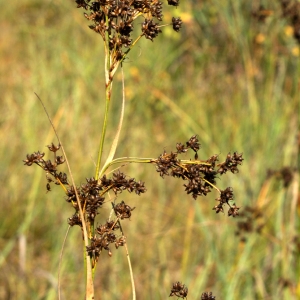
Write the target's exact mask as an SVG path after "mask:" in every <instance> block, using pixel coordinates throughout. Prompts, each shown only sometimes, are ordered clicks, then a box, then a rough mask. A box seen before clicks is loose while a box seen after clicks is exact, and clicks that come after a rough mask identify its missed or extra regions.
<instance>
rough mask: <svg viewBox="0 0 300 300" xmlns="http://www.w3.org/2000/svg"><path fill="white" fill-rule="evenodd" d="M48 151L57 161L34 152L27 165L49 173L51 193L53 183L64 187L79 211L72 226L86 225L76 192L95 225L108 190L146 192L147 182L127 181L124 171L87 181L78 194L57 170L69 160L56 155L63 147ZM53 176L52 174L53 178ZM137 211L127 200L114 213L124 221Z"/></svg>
mask: <svg viewBox="0 0 300 300" xmlns="http://www.w3.org/2000/svg"><path fill="white" fill-rule="evenodd" d="M48 148H49V150H50V151H51V152H53V153H54V161H53V162H52V161H51V160H45V159H44V155H45V153H41V152H40V151H38V152H34V153H33V154H27V158H26V159H25V160H24V161H23V162H24V164H25V165H27V166H31V165H33V164H36V165H38V166H40V167H41V168H42V169H43V170H44V171H45V172H46V178H47V190H48V191H50V190H51V189H50V183H51V182H53V181H54V182H55V184H61V185H63V186H64V189H65V191H66V201H67V202H69V203H71V204H72V206H73V207H74V208H75V214H74V215H73V216H72V217H71V218H69V219H68V223H69V225H70V226H74V225H79V226H82V222H81V218H80V214H79V205H78V202H77V199H76V192H77V195H78V200H79V202H80V205H81V207H82V208H83V210H84V214H85V217H86V220H87V221H89V222H90V223H91V224H93V222H94V220H95V217H96V216H97V214H98V213H99V212H98V210H99V208H101V207H102V205H103V203H104V201H105V194H106V193H107V192H108V191H111V190H112V191H113V192H114V193H115V194H116V195H117V194H118V193H121V192H122V191H123V190H127V191H128V192H130V193H131V192H135V193H136V194H137V195H140V194H142V193H145V192H146V188H145V184H144V182H142V181H138V182H137V181H135V179H134V178H127V176H126V175H125V174H124V173H122V172H120V171H118V172H115V173H113V175H112V178H107V177H106V175H103V177H102V178H101V179H100V180H96V179H95V178H87V179H86V183H85V184H81V185H80V186H79V187H76V191H75V188H74V186H72V185H70V184H69V182H68V180H67V175H66V174H65V173H62V172H58V171H57V167H58V166H59V165H60V164H62V163H63V162H64V161H65V160H64V159H63V157H62V156H57V155H56V152H57V151H58V150H59V149H60V145H58V146H55V145H54V144H51V145H49V146H48ZM49 175H52V177H50V176H49ZM133 209H134V208H130V207H129V206H128V205H126V204H125V203H124V202H123V201H122V202H121V203H119V204H117V205H116V206H115V207H114V211H115V213H116V215H117V217H118V218H120V219H125V218H130V217H131V211H132V210H133Z"/></svg>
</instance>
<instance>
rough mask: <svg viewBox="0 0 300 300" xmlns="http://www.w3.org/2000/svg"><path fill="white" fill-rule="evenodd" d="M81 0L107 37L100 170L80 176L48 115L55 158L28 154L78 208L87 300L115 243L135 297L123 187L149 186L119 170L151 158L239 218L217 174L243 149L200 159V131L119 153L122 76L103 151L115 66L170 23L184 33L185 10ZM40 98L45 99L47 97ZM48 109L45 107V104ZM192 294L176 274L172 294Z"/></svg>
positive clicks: (75, 221)
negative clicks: (160, 146) (168, 16)
mask: <svg viewBox="0 0 300 300" xmlns="http://www.w3.org/2000/svg"><path fill="white" fill-rule="evenodd" d="M75 2H76V5H77V8H82V9H83V10H84V17H85V18H86V19H87V20H88V21H89V22H90V24H89V28H90V29H91V30H93V31H94V32H95V33H96V34H97V35H98V37H100V39H102V41H103V45H104V50H105V55H104V68H105V95H104V97H103V98H104V99H105V101H104V102H105V104H104V103H103V105H105V109H104V118H103V124H102V132H101V136H100V142H99V149H98V156H97V162H96V166H95V173H94V174H93V175H91V177H90V178H86V182H85V183H84V184H76V183H75V182H74V179H73V176H72V172H71V168H70V165H69V163H68V159H67V155H66V153H65V151H64V148H63V143H62V141H61V140H60V139H59V136H58V134H57V132H56V129H55V128H54V126H53V123H52V121H51V118H50V117H49V116H48V118H49V121H50V123H51V124H52V127H53V129H54V131H55V133H56V136H57V140H58V143H57V144H54V143H51V144H50V145H48V149H49V151H50V152H52V153H53V157H52V159H46V158H45V153H43V152H41V151H37V152H34V153H32V154H27V157H26V159H25V160H24V164H25V165H27V166H31V165H38V166H39V167H41V168H42V169H43V170H44V171H45V173H46V180H47V183H46V188H47V190H48V191H51V187H52V185H53V184H54V185H59V186H61V188H62V189H63V190H64V193H65V200H66V202H67V203H69V205H70V206H72V207H73V209H74V212H73V214H72V216H70V218H69V219H68V224H69V228H70V227H77V228H78V227H79V228H80V230H81V232H82V237H83V243H84V250H83V255H84V258H85V271H86V296H85V299H87V300H90V299H94V279H95V270H96V267H97V265H98V264H99V263H100V260H99V258H100V257H102V256H103V255H104V254H105V253H107V254H108V255H106V257H107V256H108V257H110V256H112V254H113V253H112V246H114V248H115V249H119V248H120V247H125V250H126V255H127V259H128V265H129V274H130V277H131V283H132V295H133V299H135V298H136V295H135V285H134V278H133V271H132V266H131V262H130V255H129V251H128V248H127V242H126V234H125V233H124V231H123V229H122V222H123V221H125V220H126V219H129V218H131V216H132V214H133V211H134V207H131V206H130V203H125V202H124V201H117V200H118V197H119V195H120V194H121V193H122V192H123V191H124V192H125V191H127V192H129V193H132V192H134V193H136V194H137V195H141V194H144V193H145V192H146V187H145V183H144V182H142V181H137V180H135V178H133V177H130V176H128V175H127V174H125V173H123V172H122V171H121V168H122V166H123V165H124V164H127V163H138V164H150V165H153V166H154V167H155V170H156V172H158V173H159V175H160V176H161V177H162V178H164V176H172V177H174V178H177V179H178V180H182V181H183V187H184V190H185V192H186V193H187V194H189V195H190V196H191V197H192V198H193V199H195V200H196V199H197V198H198V197H199V196H206V195H207V194H209V193H210V192H211V191H212V190H216V191H217V192H218V193H219V197H218V198H217V199H216V200H217V204H216V205H213V208H212V209H213V210H215V212H216V213H219V212H224V209H225V206H227V207H228V210H227V214H228V216H232V217H235V216H237V215H238V214H239V207H238V206H237V205H236V204H235V202H234V196H233V189H232V188H231V187H227V188H225V189H224V190H222V189H220V188H219V187H218V186H217V185H216V178H218V177H219V176H222V175H224V174H226V173H227V172H228V171H230V172H232V173H238V172H239V170H238V166H239V165H241V164H242V161H243V156H242V154H239V153H238V152H234V153H228V155H227V157H226V158H225V160H224V161H223V162H219V156H218V155H216V154H215V155H212V156H211V157H209V158H208V159H200V158H199V155H198V151H199V150H200V146H201V145H200V142H199V139H198V136H197V135H196V134H195V135H193V136H192V137H190V138H189V139H188V140H187V141H186V142H185V143H180V142H178V143H177V144H176V147H175V149H174V150H173V151H171V152H166V151H163V153H162V154H160V155H159V157H156V158H155V155H154V157H152V158H151V157H149V158H140V157H119V158H115V153H116V150H117V147H118V140H119V135H120V132H121V128H122V123H123V116H124V110H125V85H124V78H123V80H122V81H123V97H122V101H121V102H120V119H119V125H118V128H117V129H116V134H115V137H114V140H113V142H112V144H111V148H110V151H109V153H108V156H107V157H104V154H103V153H104V152H103V149H104V146H106V144H107V138H106V131H107V124H108V120H109V108H110V104H111V99H112V91H113V81H114V76H115V74H116V72H117V70H118V69H119V68H121V69H122V68H123V65H124V64H123V62H124V60H125V59H126V58H127V57H128V55H129V53H130V51H131V50H132V49H133V47H135V45H136V44H137V43H138V41H139V40H140V39H141V38H146V39H148V40H149V41H152V42H153V41H154V39H155V38H156V37H157V36H158V34H160V33H161V32H162V27H164V26H167V25H170V26H172V27H173V29H174V30H175V31H176V32H179V30H180V28H181V26H182V20H181V18H180V17H173V18H172V20H170V23H168V24H162V23H161V22H163V9H164V6H163V3H162V2H161V1H157V0H96V1H95V2H91V1H89V0H75ZM167 4H169V5H170V6H173V7H175V8H176V7H177V6H178V5H179V0H168V1H167ZM138 20H139V21H138ZM134 25H137V26H140V29H141V31H140V32H139V33H138V34H137V36H135V37H134V32H135V31H134ZM122 74H123V72H122ZM38 98H39V97H38ZM39 99H40V98H39ZM41 103H42V105H43V106H44V104H43V102H42V101H41ZM44 109H45V111H46V113H47V110H46V108H45V106H44ZM100 113H102V110H100ZM47 115H48V113H47ZM59 151H62V155H59ZM187 152H191V153H192V155H191V158H190V159H181V158H180V155H182V154H186V153H187ZM152 155H153V154H152ZM63 163H66V164H67V166H68V170H69V175H67V174H66V173H64V172H60V171H59V168H60V165H62V164H63ZM110 192H112V193H113V194H114V197H111V196H110ZM104 205H111V213H110V215H109V216H107V218H106V219H103V216H101V217H102V219H100V213H99V212H100V210H101V208H102V207H103V206H104ZM96 220H97V221H96ZM96 224H100V225H96ZM187 294H188V289H187V287H186V286H185V285H184V284H182V283H181V282H178V281H176V282H175V283H173V286H172V289H171V293H170V294H169V296H176V297H180V298H186V297H187ZM58 295H59V298H60V288H58ZM166 296H168V295H166ZM202 299H215V297H214V296H213V295H212V293H203V294H202Z"/></svg>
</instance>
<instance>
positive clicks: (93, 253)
mask: <svg viewBox="0 0 300 300" xmlns="http://www.w3.org/2000/svg"><path fill="white" fill-rule="evenodd" d="M119 229H120V226H119V223H118V219H117V220H115V221H113V220H111V221H107V222H106V223H105V224H104V225H99V226H98V227H97V229H96V232H97V234H95V235H94V236H93V237H92V238H91V243H90V246H88V247H87V252H88V255H89V256H90V257H91V258H92V264H93V266H94V265H95V264H96V262H97V261H98V258H99V256H100V253H101V252H102V250H106V251H108V255H109V256H112V252H111V250H110V248H109V246H110V244H114V245H115V248H116V249H118V248H119V247H120V246H124V244H125V243H126V239H125V237H124V236H120V237H117V235H116V233H115V231H117V230H119Z"/></svg>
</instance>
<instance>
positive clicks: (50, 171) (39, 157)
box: [23, 143, 68, 191]
mask: <svg viewBox="0 0 300 300" xmlns="http://www.w3.org/2000/svg"><path fill="white" fill-rule="evenodd" d="M47 147H48V149H49V150H50V151H51V152H53V153H54V160H53V161H51V160H45V159H44V156H45V153H41V152H40V151H38V152H34V153H32V154H27V157H26V159H25V160H23V162H24V165H26V166H32V165H33V164H36V165H38V166H39V167H41V168H42V169H43V170H44V171H45V172H46V175H47V186H46V187H47V190H48V191H50V190H51V187H50V183H52V182H54V183H55V184H57V185H59V184H68V178H67V174H66V173H62V172H59V173H58V170H57V167H58V166H59V165H61V164H63V163H64V162H65V159H64V158H63V157H62V156H57V155H56V152H57V151H58V150H59V149H60V145H58V146H55V145H54V144H53V143H52V144H51V145H48V146H47ZM50 175H52V176H51V177H50Z"/></svg>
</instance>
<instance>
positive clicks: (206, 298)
mask: <svg viewBox="0 0 300 300" xmlns="http://www.w3.org/2000/svg"><path fill="white" fill-rule="evenodd" d="M201 300H216V297H215V296H213V294H212V292H209V293H207V292H205V293H202V295H201Z"/></svg>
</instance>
